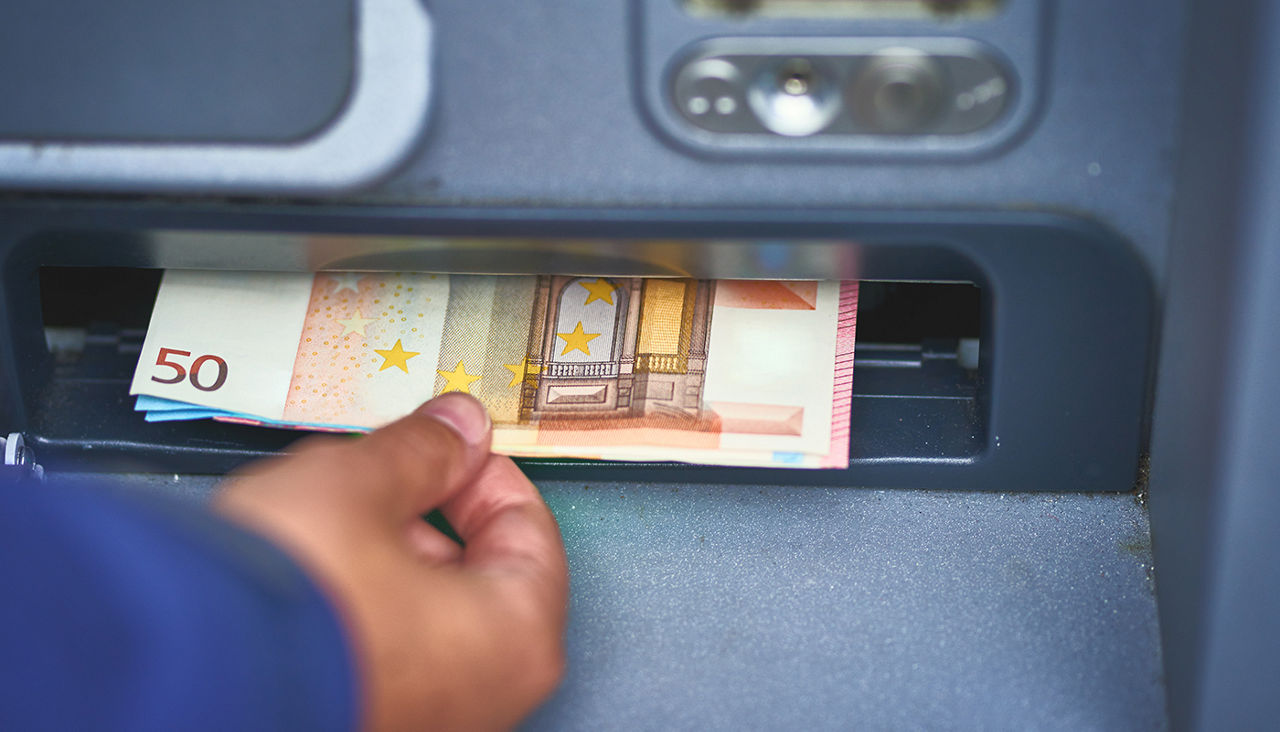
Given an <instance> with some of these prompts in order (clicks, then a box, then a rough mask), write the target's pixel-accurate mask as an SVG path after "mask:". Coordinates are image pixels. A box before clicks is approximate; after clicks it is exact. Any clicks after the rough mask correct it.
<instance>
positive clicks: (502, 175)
mask: <svg viewBox="0 0 1280 732" xmlns="http://www.w3.org/2000/svg"><path fill="white" fill-rule="evenodd" d="M672 1H673V2H674V0H672ZM1010 2H1011V3H1015V4H1016V3H1018V2H1019V0H1010ZM630 9H631V8H630V6H629V3H627V2H625V1H624V0H567V1H565V2H558V3H530V2H525V1H523V0H487V1H486V2H484V3H477V2H472V1H470V0H437V1H436V2H434V3H432V5H431V11H432V15H433V18H434V20H435V21H436V29H437V34H436V42H437V46H438V59H439V68H438V71H439V76H438V79H439V86H438V88H437V92H438V101H439V106H438V107H437V109H436V116H435V118H434V120H435V123H434V124H433V129H432V132H431V134H430V136H429V138H428V144H427V145H426V146H424V148H423V150H422V151H421V153H420V154H419V156H418V157H417V158H415V160H414V161H413V163H412V164H410V165H409V166H407V167H406V168H405V169H404V171H403V172H402V173H400V174H399V175H398V176H396V177H395V178H393V179H392V180H390V181H388V182H387V183H386V184H385V185H383V186H380V187H379V188H378V189H376V190H371V191H369V192H367V193H366V194H365V195H364V197H365V198H366V199H367V200H371V201H403V202H412V203H433V204H440V203H448V204H453V203H456V204H463V205H481V204H484V205H498V204H502V205H517V206H527V205H545V206H571V205H578V204H581V205H618V206H645V205H651V206H679V207H687V206H713V205H719V206H726V205H727V206H753V207H762V208H763V207H792V206H808V207H839V208H893V209H901V208H913V207H942V208H951V207H955V208H982V209H991V208H1007V207H1012V208H1020V209H1025V208H1030V209H1049V210H1058V211H1071V212H1074V213H1077V214H1081V215H1084V216H1088V217H1091V218H1095V219H1097V220H1100V221H1101V222H1103V223H1104V224H1106V225H1108V226H1110V227H1111V228H1114V229H1115V230H1117V231H1118V232H1120V233H1121V234H1122V235H1124V236H1126V237H1129V238H1130V239H1132V240H1133V241H1134V243H1135V244H1136V246H1137V247H1138V248H1139V249H1140V250H1141V251H1142V254H1143V256H1144V258H1145V260H1146V261H1147V262H1148V264H1149V266H1150V267H1151V268H1152V271H1153V272H1160V271H1161V270H1162V267H1163V265H1162V262H1163V257H1164V254H1163V251H1164V245H1165V238H1166V235H1167V231H1168V217H1169V208H1170V204H1171V199H1172V192H1173V160H1174V156H1173V150H1174V146H1175V142H1176V139H1175V138H1176V132H1177V102H1178V96H1179V75H1180V72H1181V51H1182V34H1183V29H1184V8H1183V6H1182V4H1181V3H1168V2H1163V0H1135V1H1134V2H1124V3H1115V2H1107V1H1105V0H1072V1H1070V2H1063V3H1051V4H1049V6H1048V15H1049V21H1048V23H1049V33H1048V35H1049V38H1050V46H1049V48H1048V49H1047V53H1046V57H1047V58H1046V70H1045V74H1044V83H1045V88H1044V89H1043V90H1042V91H1043V94H1042V100H1043V101H1042V103H1041V105H1040V113H1039V116H1038V118H1037V119H1036V120H1035V121H1034V123H1032V124H1030V125H1029V127H1028V132H1027V134H1025V135H1024V136H1023V137H1022V138H1020V139H1019V140H1018V141H1017V142H1016V143H1015V144H1012V145H1011V146H1009V147H1008V148H1007V149H1005V150H1003V151H1002V152H1000V153H999V154H996V155H992V156H990V157H987V158H984V159H981V160H964V161H955V160H953V159H948V160H946V161H939V162H926V161H924V160H920V159H913V160H909V161H903V160H895V159H889V158H885V159H880V160H870V161H868V160H857V161H855V162H848V163H842V162H837V161H832V160H822V161H812V160H809V159H808V157H809V156H801V157H785V156H782V157H776V158H773V157H771V158H770V159H769V160H766V161H762V160H760V159H759V158H758V157H750V158H744V159H743V160H729V159H725V158H724V156H720V157H717V158H715V159H707V158H706V157H705V156H699V155H695V154H692V153H689V152H687V151H686V150H684V149H682V148H679V147H677V146H675V145H673V144H672V143H670V142H668V141H667V139H666V138H665V136H663V135H662V134H660V133H659V132H657V131H656V130H655V129H654V128H653V127H652V126H651V125H650V124H649V123H648V122H646V119H645V113H644V111H643V108H642V106H641V105H642V102H641V100H640V99H639V98H638V97H637V93H636V88H635V84H634V75H635V74H636V73H637V69H636V66H635V59H634V58H633V57H632V54H633V51H632V50H631V49H632V42H633V32H634V25H633V18H632V16H631V13H630ZM733 26H734V24H733V23H729V24H728V27H729V28H730V30H731V29H732V27H733ZM922 32H924V31H922ZM936 33H937V34H938V35H942V36H945V35H947V29H946V27H945V26H944V27H942V28H941V29H940V30H936Z"/></svg>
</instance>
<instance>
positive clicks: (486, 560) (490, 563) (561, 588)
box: [440, 455, 569, 620]
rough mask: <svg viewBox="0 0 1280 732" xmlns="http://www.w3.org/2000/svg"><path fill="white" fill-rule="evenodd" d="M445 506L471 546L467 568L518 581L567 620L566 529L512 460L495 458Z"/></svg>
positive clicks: (466, 557)
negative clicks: (562, 531) (558, 523)
mask: <svg viewBox="0 0 1280 732" xmlns="http://www.w3.org/2000/svg"><path fill="white" fill-rule="evenodd" d="M440 510H441V512H442V513H444V515H445V518H446V519H448V520H449V524H450V525H451V526H453V528H454V530H455V531H457V532H458V536H460V537H461V538H462V540H463V542H465V544H466V549H465V551H464V553H463V560H462V561H463V566H464V567H465V568H467V569H470V570H475V571H478V572H481V573H486V574H493V575H498V576H500V577H502V578H503V579H504V580H509V581H512V582H515V583H516V584H518V585H520V586H521V587H522V589H524V590H526V591H528V592H529V593H531V597H532V598H533V599H534V600H535V601H536V602H538V604H539V605H540V606H541V608H542V609H543V610H546V611H550V612H551V613H552V617H555V618H559V619H561V620H562V619H563V615H564V612H565V603H566V601H567V597H568V592H569V565H568V561H567V560H566V558H565V553H564V542H563V541H562V540H561V538H560V528H559V526H557V524H556V520H555V517H554V516H552V515H551V510H550V509H549V508H547V504H546V503H545V502H544V501H543V500H542V496H541V494H539V493H538V489H537V488H535V487H534V486H533V484H532V483H530V482H529V479H528V478H526V477H525V476H524V474H523V473H521V472H520V469H519V468H517V467H516V465H515V463H513V462H511V458H508V457H504V456H500V455H492V456H490V457H489V459H488V461H487V462H486V463H485V464H484V467H482V468H481V469H480V472H479V474H477V475H476V477H475V478H474V479H473V480H472V481H471V482H470V483H469V484H467V486H466V487H464V488H463V489H462V490H461V491H459V492H458V493H456V494H455V495H454V496H452V497H451V498H450V499H449V500H448V501H447V502H446V503H445V504H444V505H443V506H441V508H440Z"/></svg>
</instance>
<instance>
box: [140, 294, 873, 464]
mask: <svg viewBox="0 0 1280 732" xmlns="http://www.w3.org/2000/svg"><path fill="white" fill-rule="evenodd" d="M856 313H857V283H856V282H843V283H842V282H834V281H830V282H792V281H758V280H692V279H663V278H609V277H574V276H550V275H539V276H481V275H444V274H418V273H364V272H343V273H319V274H314V275H312V274H295V273H261V272H211V271H193V270H171V271H168V272H166V273H165V275H164V278H163V280H162V283H161V286H160V290H159V293H158V294H157V297H156V304H155V309H154V311H153V313H152V319H151V324H150V326H149V328H148V331H147V336H146V339H145V342H144V344H143V348H142V353H141V356H140V358H139V362H138V367H137V370H136V372H135V374H134V379H133V383H132V387H131V389H130V393H131V394H135V395H137V396H138V401H137V404H136V408H137V409H138V410H139V411H142V412H145V416H146V419H148V420H150V421H162V420H179V419H206V418H208V419H217V420H220V421H224V422H234V423H242V424H250V425H258V426H277V427H293V428H301V429H312V430H326V431H365V430H370V429H374V428H377V427H379V426H381V425H384V424H387V423H389V422H391V421H393V420H395V419H397V418H399V417H401V416H403V415H405V414H407V413H408V412H410V411H411V410H412V409H414V408H415V407H416V406H417V405H418V404H420V403H422V402H423V401H425V400H427V399H430V398H431V397H433V396H436V395H438V394H441V393H444V392H448V391H462V392H466V393H469V394H472V395H474V396H475V397H477V398H478V399H479V400H480V401H481V402H483V403H484V405H485V406H486V408H487V409H488V410H489V413H490V415H491V417H492V418H493V422H494V450H495V452H499V453H503V454H508V455H514V456H524V457H557V458H587V459H605V460H633V461H667V460H675V461H682V462H690V463H702V464H712V465H743V466H762V467H801V468H818V467H844V466H845V465H847V461H848V453H849V442H848V441H849V432H848V426H849V406H850V396H851V384H852V376H853V350H854V335H855V327H856Z"/></svg>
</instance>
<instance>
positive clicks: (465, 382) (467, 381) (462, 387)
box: [436, 361, 480, 394]
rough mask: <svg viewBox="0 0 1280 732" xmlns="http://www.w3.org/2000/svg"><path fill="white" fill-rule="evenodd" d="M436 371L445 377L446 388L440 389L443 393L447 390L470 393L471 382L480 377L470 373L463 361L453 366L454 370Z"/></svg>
mask: <svg viewBox="0 0 1280 732" xmlns="http://www.w3.org/2000/svg"><path fill="white" fill-rule="evenodd" d="M436 373H437V374H440V375H441V376H443V377H444V388H443V389H441V390H440V393H441V394H443V393H445V392H446V391H460V392H462V393H463V394H470V393H471V382H473V381H476V380H477V379H479V378H480V377H479V376H477V375H475V374H468V373H467V370H466V368H464V367H463V366H462V362H461V361H459V362H458V365H457V366H455V367H454V368H453V371H445V370H443V369H436Z"/></svg>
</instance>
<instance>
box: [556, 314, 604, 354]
mask: <svg viewBox="0 0 1280 732" xmlns="http://www.w3.org/2000/svg"><path fill="white" fill-rule="evenodd" d="M556 335H557V336H559V337H561V338H563V339H564V350H563V351H561V352H560V355H561V356H563V355H565V354H566V353H568V352H569V351H582V352H583V353H585V354H587V355H588V356H590V355H591V351H590V350H589V349H588V348H587V344H588V343H590V342H591V340H592V339H594V338H599V337H600V334H599V333H585V332H583V330H582V321H581V320H579V321H578V324H577V325H575V326H574V327H573V330H572V331H571V332H569V333H556Z"/></svg>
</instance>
